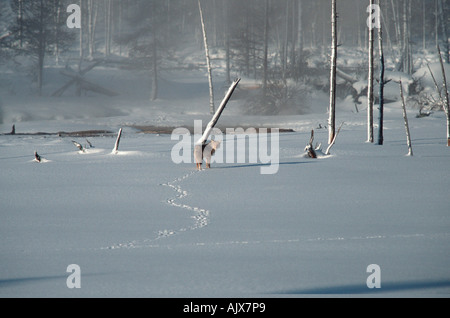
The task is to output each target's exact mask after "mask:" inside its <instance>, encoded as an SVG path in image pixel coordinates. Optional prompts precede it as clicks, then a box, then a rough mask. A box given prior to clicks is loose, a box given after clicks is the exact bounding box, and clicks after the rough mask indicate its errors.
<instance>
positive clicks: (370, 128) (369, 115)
mask: <svg viewBox="0 0 450 318" xmlns="http://www.w3.org/2000/svg"><path fill="white" fill-rule="evenodd" d="M367 10H368V11H370V12H369V14H370V16H369V19H370V21H372V20H373V19H374V15H373V0H370V5H369V7H368V9H367ZM373 35H374V30H373V26H372V27H369V74H368V77H367V81H368V83H367V142H373V100H374V98H373Z"/></svg>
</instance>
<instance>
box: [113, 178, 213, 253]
mask: <svg viewBox="0 0 450 318" xmlns="http://www.w3.org/2000/svg"><path fill="white" fill-rule="evenodd" d="M196 172H197V171H192V172H190V173H187V174H185V175H183V176H182V177H179V178H176V179H175V180H173V181H170V182H167V183H163V184H161V185H162V186H166V187H169V188H171V189H172V190H173V191H175V192H176V196H175V197H173V198H168V199H167V200H166V203H167V204H169V205H171V206H174V207H177V208H180V209H184V210H187V211H192V212H194V215H192V216H191V218H192V219H193V220H194V221H193V224H192V225H191V226H189V227H185V228H180V229H178V230H168V229H164V230H160V231H158V232H157V233H156V237H155V238H153V239H145V240H140V241H139V240H133V241H131V242H128V243H119V244H115V245H112V246H110V247H107V249H117V248H138V247H144V246H145V247H151V246H153V244H152V242H155V241H156V240H159V239H161V238H166V237H169V236H172V235H176V234H178V233H180V232H186V231H189V230H196V229H200V228H202V227H205V226H207V225H208V223H209V210H207V209H203V208H199V207H195V206H190V205H187V204H183V203H179V201H180V200H182V199H183V198H185V197H187V196H188V192H187V191H186V190H184V189H183V188H181V186H180V185H178V183H180V182H182V181H184V180H186V179H187V178H189V177H190V176H192V175H193V174H194V173H196Z"/></svg>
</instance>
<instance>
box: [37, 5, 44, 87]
mask: <svg viewBox="0 0 450 318" xmlns="http://www.w3.org/2000/svg"><path fill="white" fill-rule="evenodd" d="M44 10H45V7H44V2H43V0H41V1H40V8H39V17H40V21H39V27H38V41H39V45H38V74H37V84H38V94H39V96H42V85H43V81H44V79H43V76H44V57H45V51H46V38H45V37H46V34H45V30H44Z"/></svg>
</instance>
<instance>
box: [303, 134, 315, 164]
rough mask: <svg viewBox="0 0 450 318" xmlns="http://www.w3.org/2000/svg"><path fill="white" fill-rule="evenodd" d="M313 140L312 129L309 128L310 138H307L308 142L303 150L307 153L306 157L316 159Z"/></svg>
mask: <svg viewBox="0 0 450 318" xmlns="http://www.w3.org/2000/svg"><path fill="white" fill-rule="evenodd" d="M313 141H314V129H312V130H311V138H309V144H308V145H306V147H305V151H306V154H307V155H308V157H310V158H313V159H316V158H317V154H316V151H315V150H314V147H313V145H312V143H313Z"/></svg>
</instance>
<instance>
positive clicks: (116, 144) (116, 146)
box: [112, 128, 122, 154]
mask: <svg viewBox="0 0 450 318" xmlns="http://www.w3.org/2000/svg"><path fill="white" fill-rule="evenodd" d="M120 137H122V128H120V129H119V132H118V134H117V138H116V143H115V144H114V149H113V151H112V153H114V154H116V153H117V152H118V151H119V143H120Z"/></svg>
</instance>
